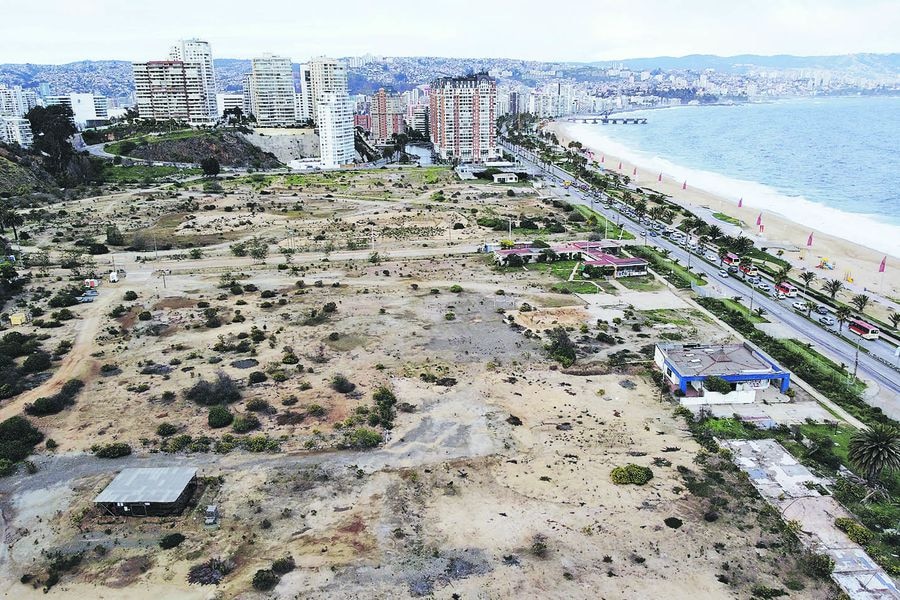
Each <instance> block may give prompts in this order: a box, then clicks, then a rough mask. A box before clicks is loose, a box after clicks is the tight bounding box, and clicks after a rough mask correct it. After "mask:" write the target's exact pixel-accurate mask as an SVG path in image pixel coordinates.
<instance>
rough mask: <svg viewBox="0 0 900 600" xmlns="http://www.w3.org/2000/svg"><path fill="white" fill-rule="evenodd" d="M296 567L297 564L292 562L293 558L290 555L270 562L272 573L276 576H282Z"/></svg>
mask: <svg viewBox="0 0 900 600" xmlns="http://www.w3.org/2000/svg"><path fill="white" fill-rule="evenodd" d="M296 567H297V563H296V562H294V557H293V556H291V555H287V556H285V557H283V558H278V559H276V560H275V561H273V562H272V571H274V572H275V573H277V574H278V575H284V574H285V573H290V572H291V571H293V570H294V569H295V568H296Z"/></svg>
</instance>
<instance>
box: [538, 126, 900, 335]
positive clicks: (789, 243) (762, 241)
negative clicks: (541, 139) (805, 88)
mask: <svg viewBox="0 0 900 600" xmlns="http://www.w3.org/2000/svg"><path fill="white" fill-rule="evenodd" d="M570 126H571V124H569V123H564V122H553V123H550V124H548V125H547V126H546V129H548V130H550V131H552V132H554V133H556V136H557V138H558V139H559V142H560V144H561V145H563V146H567V145H568V144H569V142H570V141H573V140H574V141H578V140H577V139H576V138H574V137H573V134H572V133H571V130H570ZM586 147H588V148H589V149H590V150H592V151H593V152H594V154H595V155H596V156H595V160H596V161H598V162H599V161H600V158H601V157H605V162H604V163H603V165H602V166H605V167H606V168H607V169H609V170H613V171H618V172H620V173H622V174H623V175H628V176H629V177H630V178H631V180H632V182H634V184H635V185H637V186H638V187H641V188H646V189H650V190H654V191H656V192H660V193H662V194H665V195H666V196H668V197H669V199H670V200H671V201H673V202H675V203H676V204H679V205H681V206H684V207H687V208H689V209H691V210H694V211H696V212H697V214H698V215H699V216H701V217H703V218H705V219H706V220H707V221H711V222H715V223H716V224H717V225H719V226H720V227H721V228H722V230H723V231H724V232H725V233H726V234H729V235H736V234H737V229H736V228H735V227H733V226H731V225H729V224H728V223H725V222H721V221H717V220H715V219H714V218H713V217H712V216H711V215H712V213H715V212H721V213H724V214H726V215H728V216H730V217H734V218H736V219H739V220H741V221H743V223H744V226H743V227H742V231H743V233H744V235H745V236H747V237H750V238H751V239H753V240H754V241H755V242H756V245H757V247H761V248H766V247H768V248H769V249H770V251H771V252H772V254H775V253H776V252H777V250H778V249H779V248H781V249H783V250H784V255H783V256H782V258H784V259H785V260H788V261H789V262H790V263H791V264H792V265H793V266H794V268H795V272H794V278H796V276H797V273H798V272H799V271H800V270H802V269H804V268H806V269H811V270H812V271H813V272H815V274H816V280H815V281H813V283H812V287H813V288H814V289H818V288H820V287H821V285H822V284H823V283H824V281H825V280H826V279H840V280H841V281H843V282H844V285H845V286H847V289H846V290H845V291H844V292H842V294H841V297H842V299H844V300H845V301H846V300H847V299H849V297H851V296H852V295H853V294H856V293H867V294H869V295H870V296H872V301H876V297H875V296H881V297H882V298H885V299H886V300H885V301H879V302H878V303H877V306H872V305H871V303H870V308H867V309H866V312H869V313H872V314H874V315H876V316H878V317H881V318H885V317H886V315H887V314H888V313H890V312H891V311H892V310H898V304H897V303H898V302H900V258H898V257H895V256H888V257H887V268H886V269H885V272H884V273H883V274H882V273H879V272H878V267H879V265H880V264H881V260H882V258H884V256H885V255H884V253H882V252H878V251H876V250H872V249H871V248H866V247H865V246H862V245H860V244H856V243H853V242H852V241H849V240H845V239H841V238H838V237H835V236H832V235H827V234H825V233H822V232H820V231H818V230H816V229H815V227H810V226H809V225H801V224H799V223H796V222H794V221H791V220H788V219H786V218H784V217H782V216H780V215H777V214H775V213H771V212H764V213H763V216H762V222H763V225H764V228H765V229H764V231H763V233H762V234H760V233H759V231H758V229H759V228H758V227H757V226H756V219H757V216H758V215H759V214H760V211H759V209H758V208H748V207H742V208H738V206H737V203H736V202H734V201H732V200H729V199H727V198H724V197H722V196H719V195H716V194H713V193H710V192H708V191H706V190H702V189H699V188H695V187H693V186H692V185H691V182H690V181H688V182H687V189H682V185H683V183H684V182H683V181H676V180H675V179H673V178H672V177H669V176H667V175H666V174H665V173H663V176H662V181H658V177H659V172H650V171H649V170H647V169H642V168H641V166H640V165H635V164H634V163H631V162H628V161H626V160H622V159H621V158H620V157H617V156H613V155H610V154H608V153H606V152H605V150H604V149H603V148H599V147H593V146H587V145H586ZM619 163H621V164H622V170H621V171H619V170H618V166H619ZM635 168H637V175H636V176H635V175H633V173H634V170H635ZM704 209H706V210H704ZM811 232H812V233H813V245H812V247H811V248H807V246H806V242H807V239H808V237H809V234H810V233H811ZM823 259H827V261H828V262H829V263H831V264H832V265H834V269H833V270H828V269H820V268H817V266H818V265H819V263H820V262H821V261H822V260H823ZM848 275H849V277H852V283H851V282H850V281H848V280H847V277H848Z"/></svg>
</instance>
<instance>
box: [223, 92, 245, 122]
mask: <svg viewBox="0 0 900 600" xmlns="http://www.w3.org/2000/svg"><path fill="white" fill-rule="evenodd" d="M235 108H239V109H241V113H243V115H244V116H245V117H246V116H248V115H249V114H250V108H249V107H248V106H247V105H246V104H245V103H244V94H216V111H217V112H218V114H219V116H221V115H222V114H223V113H224V112H225V111H226V110H232V109H235Z"/></svg>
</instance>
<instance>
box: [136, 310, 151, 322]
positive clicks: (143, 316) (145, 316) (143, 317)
mask: <svg viewBox="0 0 900 600" xmlns="http://www.w3.org/2000/svg"><path fill="white" fill-rule="evenodd" d="M152 318H153V315H151V314H150V311H147V310H142V311H141V312H139V313H138V320H139V321H149V320H150V319H152Z"/></svg>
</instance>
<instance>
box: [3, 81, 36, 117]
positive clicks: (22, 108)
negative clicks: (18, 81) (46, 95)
mask: <svg viewBox="0 0 900 600" xmlns="http://www.w3.org/2000/svg"><path fill="white" fill-rule="evenodd" d="M37 105H38V97H37V94H36V93H35V92H34V91H33V90H26V89H23V88H22V86H20V85H15V86H13V87H7V86H5V85H0V116H3V117H24V116H25V113H27V112H28V111H29V110H31V109H32V108H34V107H35V106H37Z"/></svg>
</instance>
